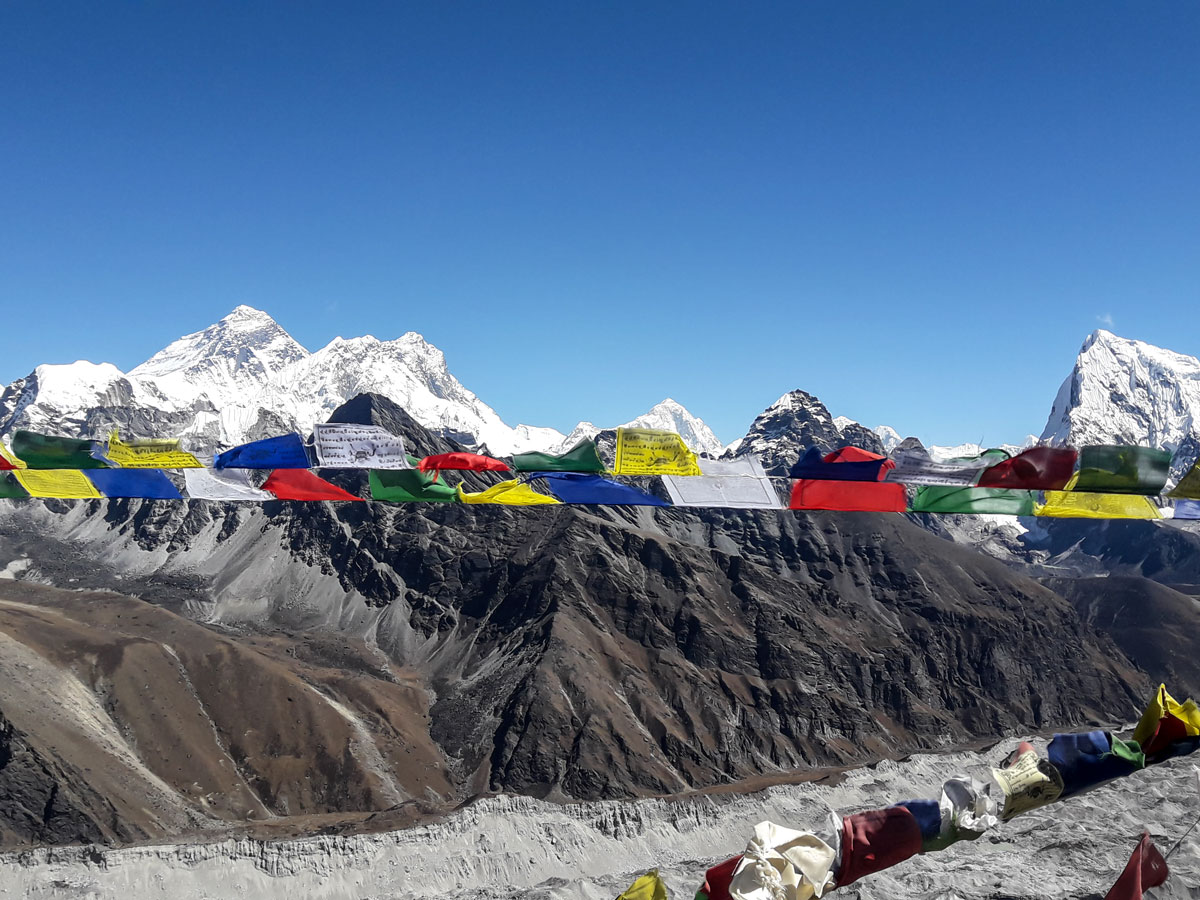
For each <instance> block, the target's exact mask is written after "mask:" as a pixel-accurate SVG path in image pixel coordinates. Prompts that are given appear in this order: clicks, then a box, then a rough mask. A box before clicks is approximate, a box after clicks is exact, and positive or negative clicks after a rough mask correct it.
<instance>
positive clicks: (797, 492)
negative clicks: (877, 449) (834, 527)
mask: <svg viewBox="0 0 1200 900" xmlns="http://www.w3.org/2000/svg"><path fill="white" fill-rule="evenodd" d="M788 509H826V510H840V511H843V512H905V511H906V510H907V509H908V498H907V496H906V495H905V493H904V485H902V484H892V483H890V482H886V481H877V482H865V481H816V480H813V479H809V478H801V479H798V480H797V481H795V482H793V483H792V493H791V497H790V498H789V500H788Z"/></svg>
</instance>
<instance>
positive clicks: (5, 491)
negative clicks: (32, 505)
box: [0, 472, 29, 500]
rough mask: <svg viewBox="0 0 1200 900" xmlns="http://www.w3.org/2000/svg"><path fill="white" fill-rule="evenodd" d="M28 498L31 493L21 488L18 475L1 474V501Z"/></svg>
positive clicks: (10, 473)
mask: <svg viewBox="0 0 1200 900" xmlns="http://www.w3.org/2000/svg"><path fill="white" fill-rule="evenodd" d="M28 496H29V491H27V490H25V488H23V487H21V483H20V482H19V481H17V476H16V475H14V474H13V473H12V472H0V499H4V500H9V499H16V498H19V497H28Z"/></svg>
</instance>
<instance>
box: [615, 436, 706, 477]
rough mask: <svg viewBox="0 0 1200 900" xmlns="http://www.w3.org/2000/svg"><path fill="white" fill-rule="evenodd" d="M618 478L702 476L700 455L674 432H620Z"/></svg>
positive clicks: (618, 440)
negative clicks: (635, 476)
mask: <svg viewBox="0 0 1200 900" xmlns="http://www.w3.org/2000/svg"><path fill="white" fill-rule="evenodd" d="M613 471H614V472H615V473H616V474H618V475H700V474H702V473H701V471H700V465H699V463H698V462H697V459H696V454H695V453H693V452H692V451H691V450H689V449H688V446H687V444H685V443H684V442H683V438H681V437H680V436H679V435H678V434H676V433H675V432H673V431H658V430H656V429H653V428H618V429H617V458H616V464H615V465H614V466H613Z"/></svg>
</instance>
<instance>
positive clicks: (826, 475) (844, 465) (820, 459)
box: [788, 447, 888, 481]
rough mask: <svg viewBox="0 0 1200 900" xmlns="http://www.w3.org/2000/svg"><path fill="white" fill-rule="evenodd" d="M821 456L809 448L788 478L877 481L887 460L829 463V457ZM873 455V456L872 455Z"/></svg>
mask: <svg viewBox="0 0 1200 900" xmlns="http://www.w3.org/2000/svg"><path fill="white" fill-rule="evenodd" d="M835 455H837V454H834V453H831V454H827V455H826V456H822V455H821V451H820V450H818V449H817V448H816V447H809V448H808V451H807V452H806V453H805V454H804V455H803V456H802V457H800V460H799V462H797V463H795V464H794V465H793V466H792V469H791V471H790V472H788V478H806V479H814V480H817V481H878V480H879V473H880V470H881V469H882V468H883V465H884V463H886V462H888V460H887V459H885V458H884V457H882V456H880V457H877V458H875V459H866V460H861V461H860V460H853V461H846V462H842V461H840V460H839V461H830V460H829V459H828V457H829V456H835ZM872 455H873V454H872Z"/></svg>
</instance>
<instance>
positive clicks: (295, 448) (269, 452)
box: [213, 434, 308, 469]
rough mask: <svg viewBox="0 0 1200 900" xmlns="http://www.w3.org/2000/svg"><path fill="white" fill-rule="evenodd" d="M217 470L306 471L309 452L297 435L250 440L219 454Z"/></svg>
mask: <svg viewBox="0 0 1200 900" xmlns="http://www.w3.org/2000/svg"><path fill="white" fill-rule="evenodd" d="M213 468H214V469H307V468H308V451H306V450H305V449H304V441H303V439H301V437H300V435H298V434H282V435H280V436H279V437H272V438H264V439H263V440H261V441H251V442H250V443H248V444H242V445H241V446H239V447H234V448H233V449H232V450H226V451H225V452H224V453H221V454H218V455H217V458H216V459H214V460H213Z"/></svg>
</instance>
